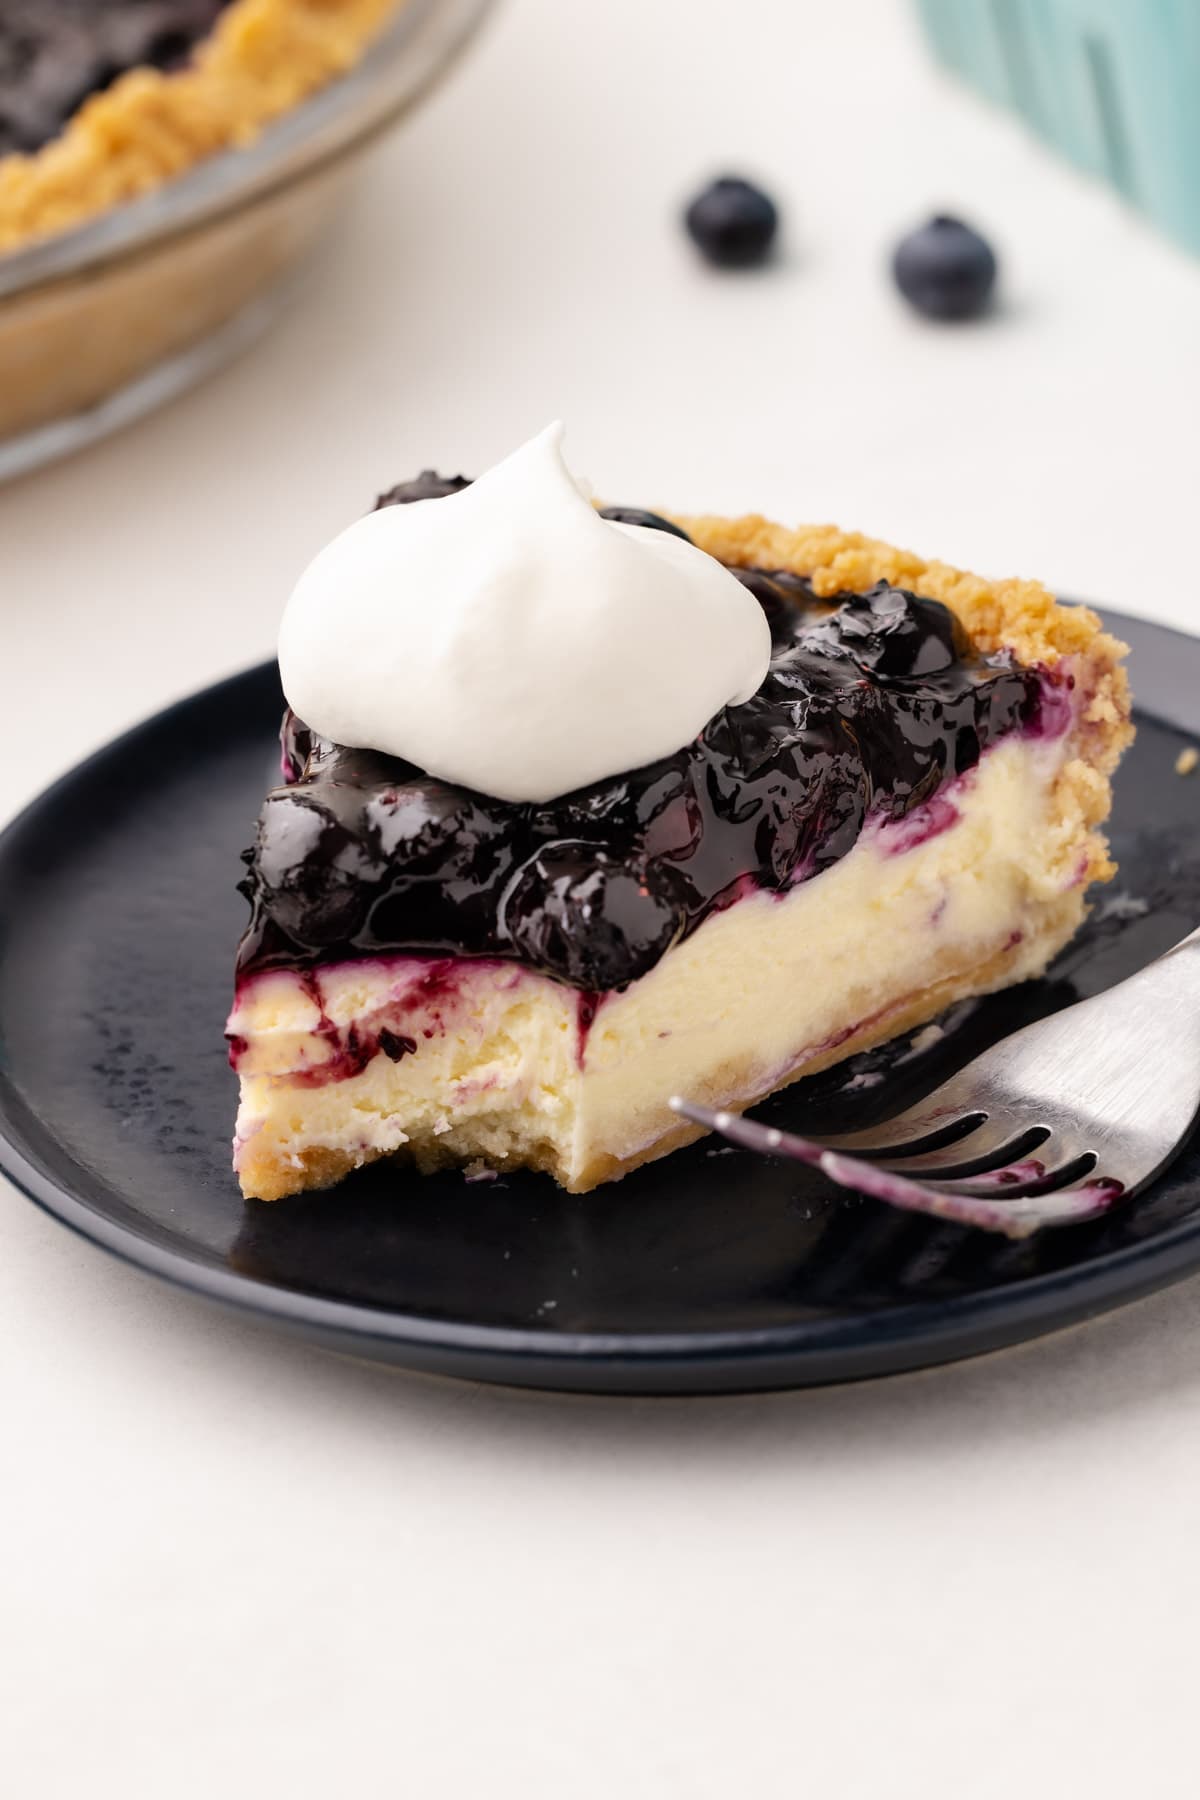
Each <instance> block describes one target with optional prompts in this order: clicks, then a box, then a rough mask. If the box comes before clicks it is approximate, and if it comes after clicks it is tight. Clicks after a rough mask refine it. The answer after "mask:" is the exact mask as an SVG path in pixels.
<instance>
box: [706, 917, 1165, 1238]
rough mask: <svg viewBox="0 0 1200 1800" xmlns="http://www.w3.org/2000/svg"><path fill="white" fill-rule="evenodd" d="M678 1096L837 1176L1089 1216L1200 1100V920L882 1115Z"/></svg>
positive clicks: (1017, 1213) (1135, 1177) (968, 1212)
mask: <svg viewBox="0 0 1200 1800" xmlns="http://www.w3.org/2000/svg"><path fill="white" fill-rule="evenodd" d="M671 1106H672V1108H673V1110H674V1111H675V1112H677V1113H679V1114H680V1115H681V1117H683V1118H685V1119H690V1120H691V1121H692V1122H693V1123H694V1124H697V1125H703V1126H706V1127H707V1128H708V1130H710V1131H715V1132H717V1133H718V1134H719V1135H720V1136H721V1137H724V1138H726V1139H728V1141H729V1142H730V1143H732V1144H737V1145H740V1146H741V1147H742V1148H744V1149H747V1150H756V1151H760V1152H762V1153H764V1154H766V1155H771V1156H787V1157H792V1158H794V1159H795V1160H796V1161H798V1162H803V1163H808V1164H811V1165H813V1166H814V1167H816V1168H819V1169H821V1170H822V1171H823V1173H824V1174H826V1175H828V1176H829V1177H830V1179H831V1180H833V1181H835V1182H837V1183H838V1184H839V1185H840V1186H842V1187H847V1188H852V1189H854V1190H855V1191H856V1192H858V1193H862V1194H870V1195H872V1196H874V1197H875V1198H876V1199H879V1200H886V1201H888V1202H890V1203H891V1204H892V1205H893V1206H900V1207H904V1208H906V1209H908V1210H910V1211H913V1212H925V1213H932V1214H934V1215H935V1216H936V1217H938V1218H944V1219H954V1220H957V1221H958V1222H960V1223H962V1224H966V1225H981V1226H983V1227H984V1229H985V1230H989V1231H1001V1232H1004V1233H1005V1234H1006V1235H1007V1236H1009V1237H1026V1236H1028V1235H1029V1233H1030V1232H1032V1231H1036V1230H1037V1229H1038V1228H1039V1226H1042V1225H1062V1224H1071V1223H1076V1222H1078V1221H1080V1220H1083V1219H1090V1218H1094V1217H1095V1216H1096V1215H1097V1214H1098V1213H1102V1212H1105V1211H1106V1210H1107V1209H1108V1208H1109V1207H1110V1206H1111V1205H1112V1204H1113V1202H1114V1201H1115V1200H1117V1199H1119V1198H1125V1199H1128V1198H1129V1197H1130V1196H1131V1195H1133V1194H1136V1193H1137V1192H1138V1190H1139V1189H1141V1188H1144V1187H1145V1186H1146V1184H1147V1183H1148V1182H1150V1181H1152V1180H1153V1178H1154V1177H1155V1175H1157V1174H1158V1173H1159V1172H1160V1171H1161V1170H1162V1169H1164V1168H1165V1167H1166V1165H1167V1164H1168V1163H1169V1162H1170V1161H1171V1160H1172V1158H1173V1157H1175V1156H1176V1155H1177V1154H1178V1152H1179V1151H1180V1150H1181V1149H1182V1147H1183V1145H1184V1143H1185V1141H1186V1139H1187V1137H1188V1134H1189V1132H1190V1130H1191V1128H1192V1126H1193V1124H1194V1123H1195V1119H1196V1114H1197V1109H1198V1108H1200V930H1197V931H1194V932H1192V933H1191V935H1190V936H1188V937H1186V938H1184V939H1183V941H1182V942H1181V943H1179V944H1176V945H1175V947H1174V948H1173V949H1171V950H1168V951H1167V952H1166V954H1165V955H1164V956H1160V957H1159V958H1158V960H1157V961H1156V962H1152V963H1150V964H1149V965H1148V966H1147V967H1146V968H1144V969H1142V970H1141V971H1140V972H1139V973H1138V974H1136V975H1132V976H1130V978H1129V979H1128V980H1127V981H1123V982H1121V983H1119V985H1118V986H1116V987H1113V988H1109V989H1108V991H1107V992H1106V993H1103V994H1097V995H1095V996H1094V998H1092V999H1090V1000H1081V1001H1079V1002H1078V1003H1077V1004H1076V1005H1074V1006H1069V1007H1066V1008H1065V1009H1064V1010H1063V1011H1061V1012H1057V1013H1054V1014H1052V1015H1051V1016H1050V1017H1049V1018H1047V1019H1039V1020H1038V1021H1037V1022H1036V1023H1035V1024H1033V1025H1026V1026H1025V1027H1024V1028H1023V1029H1022V1030H1020V1031H1016V1032H1014V1033H1013V1034H1012V1036H1011V1037H1007V1038H1004V1039H1002V1040H1001V1042H1000V1043H998V1044H993V1045H992V1047H991V1049H990V1050H985V1051H984V1053H983V1055H982V1056H977V1057H976V1058H975V1060H974V1061H973V1062H970V1063H968V1064H967V1066H966V1068H965V1069H961V1070H960V1071H959V1073H958V1074H957V1075H953V1076H951V1078H950V1080H949V1081H946V1082H944V1083H943V1084H942V1086H941V1087H939V1088H937V1089H936V1090H935V1091H934V1092H933V1093H932V1094H930V1095H928V1097H927V1098H926V1099H924V1100H922V1101H920V1102H919V1103H918V1104H917V1105H916V1106H911V1107H909V1108H908V1110H907V1111H906V1112H902V1113H900V1114H899V1115H898V1116H897V1117H896V1118H894V1119H889V1120H888V1121H887V1122H886V1123H885V1124H883V1125H876V1126H872V1127H871V1128H870V1129H869V1130H866V1131H856V1132H852V1133H850V1134H849V1135H848V1136H845V1137H835V1138H830V1139H827V1140H824V1141H821V1142H818V1141H816V1140H815V1139H812V1138H804V1137H797V1136H795V1135H794V1134H793V1133H791V1132H786V1131H777V1130H774V1129H772V1128H770V1127H768V1126H764V1125H757V1124H755V1123H754V1122H753V1121H752V1120H750V1119H743V1118H739V1117H738V1116H737V1115H735V1114H732V1113H728V1112H712V1111H710V1110H709V1109H708V1108H707V1107H703V1106H697V1105H695V1104H694V1103H693V1102H692V1101H690V1100H686V1099H682V1098H680V1097H678V1096H677V1097H676V1098H674V1099H673V1100H672V1101H671Z"/></svg>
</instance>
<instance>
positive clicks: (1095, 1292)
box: [0, 608, 1200, 1392]
mask: <svg viewBox="0 0 1200 1800" xmlns="http://www.w3.org/2000/svg"><path fill="white" fill-rule="evenodd" d="M1102 616H1103V618H1104V621H1105V624H1106V625H1107V626H1109V627H1111V628H1114V629H1116V630H1117V631H1118V632H1119V633H1121V634H1122V635H1125V636H1128V637H1131V638H1133V639H1134V642H1135V646H1136V643H1137V640H1138V639H1145V640H1155V639H1162V638H1167V639H1168V640H1169V639H1173V638H1178V639H1182V640H1183V641H1184V642H1186V643H1187V644H1188V645H1190V646H1191V650H1190V654H1191V655H1192V656H1194V655H1195V654H1196V652H1197V650H1198V649H1200V635H1193V634H1190V633H1188V632H1183V631H1179V630H1177V629H1176V628H1175V627H1173V626H1168V625H1160V624H1158V623H1157V622H1155V621H1153V620H1147V619H1138V618H1132V617H1128V616H1127V615H1124V614H1122V613H1120V612H1117V611H1115V610H1113V609H1110V608H1104V609H1103V612H1102ZM274 666H275V665H274V663H273V661H271V660H270V659H268V660H266V661H263V662H259V663H255V664H253V665H251V666H250V667H247V668H244V669H242V670H240V671H237V672H235V673H234V674H231V675H228V676H225V677H222V678H220V679H218V680H217V681H214V682H210V683H207V684H206V685H205V686H203V687H201V688H198V689H196V690H194V691H193V692H192V693H190V694H187V695H184V696H182V697H180V698H178V699H176V700H174V701H172V702H170V703H169V704H168V705H166V706H164V707H161V708H159V709H158V710H157V711H156V712H154V713H152V714H150V715H148V716H147V717H145V718H143V719H141V720H139V721H137V722H136V723H135V724H133V725H132V726H130V727H128V728H127V729H126V730H125V731H122V732H120V733H119V734H118V735H117V736H115V737H113V738H111V739H110V740H108V741H107V742H106V743H104V744H102V745H100V746H99V747H98V748H97V749H95V750H93V751H91V752H90V753H89V754H88V755H86V756H85V757H83V758H81V759H80V760H79V761H78V762H76V763H75V764H74V765H73V766H72V767H71V768H69V769H67V770H66V771H65V772H64V773H63V774H61V775H60V776H58V777H57V778H56V779H55V780H54V781H52V782H51V783H50V784H49V785H48V786H47V787H46V788H44V789H42V790H41V791H40V792H39V793H38V794H36V795H35V796H34V797H33V799H31V800H30V801H28V802H27V803H26V804H25V805H24V806H23V807H22V808H21V809H20V810H19V811H18V812H17V813H16V814H15V815H14V817H13V818H12V819H11V820H9V821H8V822H7V823H6V824H5V825H4V827H3V829H0V868H2V867H3V864H4V862H5V860H6V858H7V857H8V856H9V855H11V854H12V853H13V852H14V850H15V849H16V847H17V844H18V842H19V840H20V838H21V837H22V835H23V834H24V833H25V832H27V831H29V830H30V829H32V828H33V827H34V826H35V825H36V824H37V822H38V820H39V818H40V816H41V815H42V813H43V811H44V809H45V808H46V807H47V806H48V805H51V804H53V802H54V800H55V798H56V797H57V796H59V795H60V794H62V793H63V792H64V791H65V790H67V789H68V788H70V787H71V786H73V785H74V784H75V783H76V782H77V781H78V780H79V779H80V778H81V777H83V776H84V775H86V774H87V773H89V772H92V771H93V770H94V769H95V766H96V765H97V764H98V763H100V762H102V761H104V760H105V759H107V758H108V757H109V756H111V755H113V754H116V753H118V752H119V751H120V750H122V749H129V748H130V747H132V746H133V745H134V744H135V743H136V742H137V740H138V739H139V738H140V737H142V736H143V735H145V734H146V733H147V732H150V731H156V730H158V729H159V728H160V727H163V726H166V725H168V724H169V723H170V722H171V721H172V719H174V718H177V717H178V715H179V714H181V713H183V712H185V711H186V710H187V709H189V708H190V707H192V706H194V705H196V704H197V703H198V702H200V701H201V700H212V699H215V698H216V697H217V696H219V695H221V694H222V693H228V692H229V691H230V690H233V689H236V688H237V687H239V686H240V685H242V684H251V683H253V682H255V681H262V680H267V679H269V678H270V675H271V672H272V670H273V669H274ZM1142 710H1143V712H1144V715H1145V716H1146V717H1148V718H1155V717H1159V716H1161V715H1160V714H1158V713H1157V712H1156V711H1155V710H1154V703H1153V701H1151V702H1150V703H1149V704H1147V705H1146V707H1145V708H1143V709H1142ZM1172 723H1173V724H1174V728H1175V729H1177V730H1187V729H1189V727H1187V726H1184V725H1180V724H1179V723H1178V722H1177V721H1172ZM1190 728H1191V729H1195V730H1200V718H1198V719H1197V722H1196V725H1195V726H1193V727H1190ZM14 1100H15V1101H16V1103H17V1109H18V1110H19V1109H23V1110H24V1111H25V1112H26V1113H28V1115H29V1116H30V1118H32V1119H33V1120H34V1122H35V1124H36V1126H37V1127H38V1128H39V1129H44V1130H46V1132H47V1133H48V1135H49V1136H50V1138H51V1139H53V1138H54V1133H53V1132H52V1131H51V1129H50V1128H49V1127H48V1126H44V1125H43V1122H42V1121H41V1119H40V1118H39V1117H38V1115H37V1113H36V1112H35V1111H34V1109H33V1108H32V1107H31V1106H30V1105H29V1103H28V1102H27V1101H26V1100H25V1098H24V1096H23V1095H22V1094H21V1092H20V1090H19V1089H18V1088H17V1086H16V1084H15V1082H14V1081H13V1080H12V1079H11V1077H10V1076H9V1075H8V1073H7V1072H6V1071H5V1070H4V1069H2V1068H0V1173H3V1174H4V1175H5V1176H6V1177H7V1178H8V1179H9V1180H10V1181H11V1182H12V1183H13V1185H14V1187H15V1188H16V1189H17V1190H18V1192H20V1193H22V1194H24V1195H25V1196H26V1197H27V1198H28V1199H30V1200H31V1201H33V1202H34V1204H35V1205H37V1206H38V1207H39V1209H40V1210H42V1211H43V1212H45V1213H47V1214H49V1215H50V1216H51V1217H52V1218H54V1219H56V1220H57V1221H58V1222H59V1223H61V1224H63V1225H65V1226H66V1227H67V1228H68V1229H69V1230H71V1231H73V1232H74V1233H75V1234H76V1235H77V1236H80V1237H82V1238H84V1239H85V1240H86V1241H88V1242H89V1243H92V1244H95V1245H96V1246H97V1247H98V1248H100V1249H102V1250H104V1251H106V1252H107V1253H108V1254H110V1255H112V1256H114V1257H116V1258H117V1259H118V1260H119V1261H122V1262H124V1263H126V1264H127V1265H129V1266H132V1267H135V1268H138V1269H141V1270H143V1271H145V1272H146V1273H148V1274H150V1275H153V1276H155V1277H156V1278H158V1279H160V1280H163V1281H167V1282H169V1283H170V1284H171V1285H172V1286H174V1287H176V1288H179V1289H180V1290H182V1291H184V1292H187V1293H190V1294H193V1295H196V1296H197V1297H199V1298H202V1299H205V1300H209V1301H212V1302H215V1303H216V1304H218V1305H221V1306H224V1307H225V1308H226V1309H228V1310H231V1311H233V1312H235V1313H237V1314H238V1315H239V1316H241V1317H248V1318H251V1319H257V1320H258V1321H260V1322H262V1323H266V1324H271V1325H275V1326H277V1327H280V1328H283V1329H286V1330H292V1331H295V1332H299V1333H301V1334H304V1333H307V1334H308V1335H309V1336H313V1335H316V1336H319V1337H323V1338H324V1339H325V1341H326V1342H332V1343H334V1344H335V1345H336V1347H339V1348H341V1349H344V1350H347V1351H350V1352H351V1353H353V1352H354V1351H356V1350H357V1351H358V1352H359V1353H360V1354H361V1353H362V1351H363V1350H364V1349H365V1348H367V1347H368V1346H370V1345H375V1346H376V1347H379V1346H386V1347H387V1348H388V1350H389V1351H391V1352H393V1353H401V1354H393V1356H392V1360H395V1361H401V1362H405V1363H407V1364H408V1366H410V1367H414V1368H421V1367H424V1368H427V1369H434V1370H438V1369H440V1370H441V1371H443V1372H446V1373H452V1374H458V1375H462V1374H468V1375H472V1376H473V1377H474V1378H476V1379H483V1380H489V1379H490V1380H493V1381H501V1382H505V1381H507V1382H517V1383H524V1384H530V1385H540V1386H558V1387H564V1386H587V1387H591V1388H595V1389H599V1390H600V1391H604V1390H605V1388H606V1387H607V1391H610V1392H611V1391H620V1390H624V1391H636V1392H650V1391H653V1390H652V1388H650V1387H648V1386H647V1378H649V1379H650V1380H653V1378H654V1377H655V1376H656V1375H658V1376H664V1377H665V1376H669V1375H670V1374H671V1373H672V1372H674V1373H676V1374H678V1375H682V1376H683V1377H684V1379H683V1380H682V1381H675V1382H671V1383H670V1384H669V1387H668V1389H666V1390H660V1391H676V1392H679V1391H683V1390H684V1389H685V1388H686V1389H687V1390H689V1391H692V1392H716V1391H720V1390H721V1389H723V1388H725V1389H727V1388H729V1387H730V1386H737V1385H739V1384H740V1386H741V1387H742V1389H743V1391H744V1390H745V1389H746V1388H762V1387H765V1386H772V1387H789V1386H790V1387H800V1386H809V1385H816V1384H818V1383H824V1382H830V1381H841V1380H851V1379H859V1378H873V1377H878V1376H879V1375H882V1374H886V1373H897V1374H898V1373H902V1372H904V1371H909V1370H913V1369H917V1368H922V1367H929V1366H932V1365H935V1364H937V1363H941V1362H947V1361H951V1360H958V1359H960V1358H962V1357H967V1356H972V1355H977V1354H980V1353H981V1352H983V1351H987V1350H990V1349H997V1348H1000V1347H1002V1346H1004V1345H1006V1344H1012V1343H1015V1342H1021V1341H1027V1340H1030V1339H1032V1338H1033V1337H1036V1336H1041V1335H1044V1334H1045V1333H1046V1332H1049V1331H1053V1330H1055V1329H1059V1328H1063V1327H1065V1326H1068V1325H1070V1324H1072V1323H1076V1322H1078V1321H1079V1320H1081V1319H1083V1318H1087V1317H1091V1316H1095V1315H1098V1314H1100V1313H1103V1312H1107V1311H1109V1310H1111V1309H1113V1308H1114V1307H1116V1306H1119V1305H1122V1304H1125V1303H1127V1302H1131V1301H1133V1300H1135V1299H1138V1298H1140V1297H1142V1296H1144V1295H1145V1294H1147V1293H1149V1292H1151V1291H1153V1290H1154V1289H1155V1288H1159V1287H1163V1286H1166V1285H1168V1284H1169V1283H1170V1282H1172V1281H1175V1280H1180V1279H1183V1278H1184V1277H1185V1276H1186V1275H1188V1274H1191V1273H1194V1272H1195V1271H1196V1270H1197V1269H1200V1250H1197V1248H1196V1246H1197V1245H1198V1244H1200V1207H1198V1208H1197V1210H1196V1212H1195V1213H1193V1214H1191V1215H1190V1216H1189V1217H1187V1218H1185V1219H1182V1220H1180V1221H1178V1222H1177V1223H1176V1224H1175V1225H1172V1226H1170V1227H1169V1228H1168V1229H1167V1230H1165V1231H1163V1232H1161V1233H1159V1234H1158V1235H1157V1236H1155V1237H1152V1238H1147V1239H1145V1240H1143V1241H1141V1242H1138V1243H1133V1244H1127V1245H1124V1246H1122V1247H1120V1248H1117V1249H1114V1250H1110V1251H1107V1252H1105V1253H1103V1254H1102V1255H1100V1256H1099V1257H1097V1258H1096V1259H1095V1260H1094V1261H1092V1262H1089V1263H1085V1264H1081V1265H1077V1266H1075V1267H1072V1268H1068V1269H1061V1270H1052V1271H1048V1272H1046V1273H1044V1274H1040V1275H1035V1276H1031V1277H1029V1278H1027V1279H1025V1280H1019V1281H1016V1282H1014V1283H1012V1284H1011V1285H1009V1286H1005V1287H1000V1288H994V1289H992V1290H990V1291H986V1292H983V1293H977V1294H971V1295H961V1296H957V1297H953V1298H949V1299H945V1300H936V1299H931V1300H922V1301H916V1302H911V1303H908V1304H906V1305H903V1306H895V1307H888V1308H886V1309H884V1310H882V1311H881V1312H880V1313H879V1314H877V1315H874V1314H872V1313H869V1312H861V1313H857V1314H847V1315H835V1316H831V1317H828V1318H817V1319H806V1320H802V1321H797V1322H795V1323H791V1324H785V1323H775V1324H766V1325H762V1326H742V1327H736V1328H731V1327H723V1328H716V1329H712V1330H690V1331H683V1332H678V1331H663V1332H629V1333H612V1332H593V1331H556V1330H554V1329H553V1328H548V1327H545V1326H542V1327H527V1326H507V1325H480V1324H476V1323H472V1322H470V1321H466V1320H447V1319H438V1318H432V1317H427V1316H422V1315H420V1314H417V1313H409V1312H401V1311H397V1310H395V1309H393V1308H389V1307H385V1306H372V1305H368V1304H366V1303H362V1302H356V1301H348V1300H334V1299H330V1298H328V1297H326V1296H324V1295H321V1294H317V1293H312V1292H309V1291H307V1290H305V1289H302V1288H296V1287H289V1286H285V1285H277V1284H273V1283H269V1282H265V1281H260V1280H258V1279H257V1278H255V1277H254V1276H251V1275H246V1274H243V1273H241V1272H239V1271H237V1270H235V1269H229V1268H220V1267H217V1266H213V1265H209V1264H206V1263H205V1262H203V1261H201V1260H199V1259H197V1258H195V1257H192V1256H189V1255H187V1254H186V1253H185V1252H184V1251H182V1250H174V1249H170V1248H168V1247H166V1246H165V1245H161V1244H156V1243H155V1242H153V1241H152V1240H151V1239H150V1238H149V1237H148V1236H147V1235H145V1234H144V1233H142V1232H140V1231H138V1230H137V1229H135V1228H134V1227H133V1226H130V1225H127V1224H123V1223H121V1222H120V1221H118V1220H115V1219H113V1218H111V1217H110V1216H108V1215H106V1214H105V1213H103V1212H101V1211H99V1210H98V1209H97V1208H96V1207H95V1206H94V1205H92V1204H90V1203H89V1202H88V1201H87V1200H86V1199H84V1198H82V1197H81V1195H80V1194H79V1193H76V1192H72V1191H71V1189H70V1187H69V1186H67V1185H66V1184H65V1183H64V1182H62V1181H60V1180H59V1179H58V1178H56V1177H55V1176H53V1175H51V1174H49V1173H48V1172H47V1171H46V1170H45V1169H44V1168H42V1167H39V1166H38V1163H37V1161H36V1160H34V1156H35V1154H36V1153H35V1152H33V1150H32V1147H31V1146H30V1145H29V1144H28V1140H27V1139H25V1140H24V1141H23V1140H22V1134H21V1131H20V1122H19V1118H17V1117H14V1107H13V1104H12V1102H13V1101H14ZM108 1185H110V1186H111V1185H112V1184H108ZM118 1191H119V1190H118ZM873 1322H875V1323H877V1324H878V1326H879V1330H878V1331H877V1332H874V1331H872V1329H871V1327H872V1323H873ZM806 1363H812V1364H813V1365H814V1367H813V1368H811V1369H810V1368H806V1367H805V1364H806ZM772 1369H773V1370H774V1373H773V1374H772ZM572 1372H575V1373H576V1376H577V1379H576V1380H574V1381H572V1380H571V1379H570V1376H571V1374H572ZM622 1374H624V1375H625V1377H627V1379H626V1380H623V1381H622V1380H620V1379H616V1378H618V1377H620V1376H621V1375H622ZM605 1375H609V1376H611V1377H613V1378H614V1381H613V1382H609V1383H605V1381H604V1380H597V1379H596V1377H598V1376H600V1377H603V1376H605ZM556 1376H557V1377H559V1379H558V1380H555V1379H554V1378H555V1377H556ZM706 1376H707V1377H709V1378H710V1379H709V1380H707V1381H706V1379H705V1377H706Z"/></svg>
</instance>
